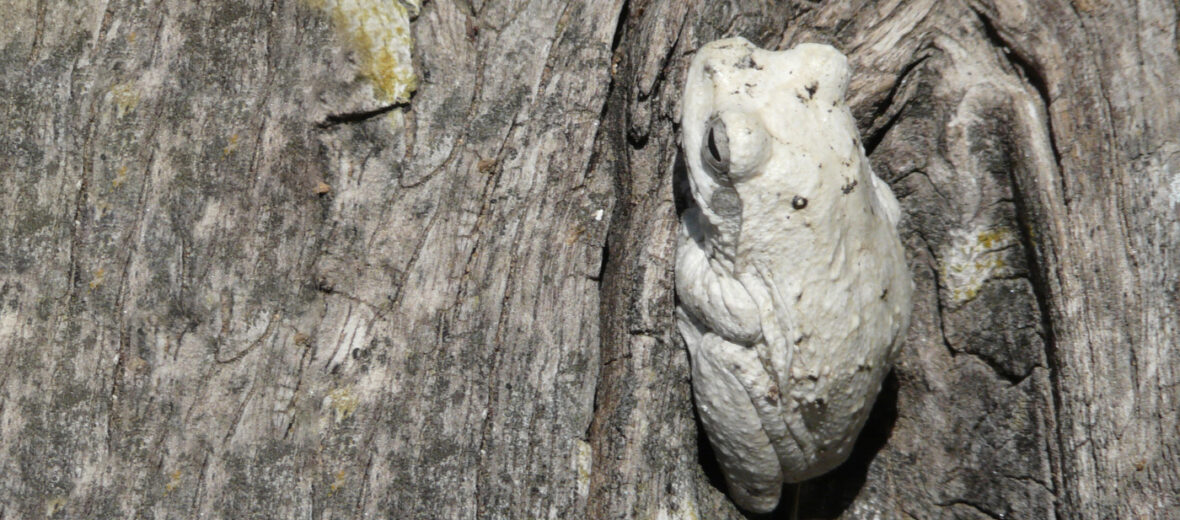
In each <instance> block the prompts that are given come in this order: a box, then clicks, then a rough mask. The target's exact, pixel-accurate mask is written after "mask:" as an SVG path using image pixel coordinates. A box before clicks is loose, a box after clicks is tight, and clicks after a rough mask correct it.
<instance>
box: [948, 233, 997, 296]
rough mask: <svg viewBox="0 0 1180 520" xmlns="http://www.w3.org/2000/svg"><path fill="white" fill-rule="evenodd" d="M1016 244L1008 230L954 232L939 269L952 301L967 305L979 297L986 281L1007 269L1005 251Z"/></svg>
mask: <svg viewBox="0 0 1180 520" xmlns="http://www.w3.org/2000/svg"><path fill="white" fill-rule="evenodd" d="M1015 243H1016V235H1015V233H1013V232H1012V230H1011V229H1008V228H995V229H987V230H975V231H970V232H964V231H957V232H953V233H952V234H951V243H950V245H948V246H947V247H945V248H944V249H943V255H942V262H941V264H940V265H939V269H938V270H939V275H940V276H941V277H942V280H943V284H944V285H945V286H946V289H947V291H949V292H950V296H951V301H952V302H953V303H955V304H963V303H966V302H969V301H971V300H973V299H975V297H976V296H979V290H980V289H981V288H982V287H983V283H984V282H986V281H987V280H988V279H990V278H994V277H995V276H997V275H1002V274H1003V273H1004V272H1005V270H1007V268H1008V264H1007V262H1005V261H1004V256H1005V255H1004V252H1003V250H1004V249H1006V248H1008V247H1010V246H1012V245H1013V244H1015Z"/></svg>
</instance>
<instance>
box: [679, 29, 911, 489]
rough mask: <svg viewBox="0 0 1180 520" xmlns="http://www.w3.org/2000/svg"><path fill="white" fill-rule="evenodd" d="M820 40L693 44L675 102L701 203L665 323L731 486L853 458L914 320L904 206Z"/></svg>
mask: <svg viewBox="0 0 1180 520" xmlns="http://www.w3.org/2000/svg"><path fill="white" fill-rule="evenodd" d="M848 79H849V67H848V62H847V59H846V58H845V57H844V56H843V55H842V54H841V53H840V52H839V51H837V50H836V49H834V48H832V47H830V46H827V45H818V44H801V45H799V46H797V47H795V48H793V49H790V50H786V51H779V52H774V51H766V50H762V49H759V48H757V47H755V46H754V45H752V44H751V43H750V42H748V41H746V40H745V39H742V38H730V39H726V40H720V41H716V42H712V43H710V44H708V45H705V46H704V47H702V48H701V49H700V50H699V51H697V53H696V55H695V56H694V58H693V61H692V64H691V66H690V68H689V71H688V79H687V81H686V84H685V87H684V93H683V98H682V106H681V110H682V113H681V147H682V152H683V154H684V158H685V163H686V165H687V167H688V180H689V185H690V188H691V192H692V197H693V200H694V202H695V205H694V207H692V208H690V209H688V210H687V211H685V212H684V214H683V215H682V216H681V229H680V237H679V243H678V245H677V258H676V290H677V296H678V299H679V304H678V309H677V322H678V328H679V330H680V332H681V335H682V336H683V337H684V340H685V343H686V344H687V346H688V349H689V354H690V357H691V361H692V383H693V394H694V396H695V398H696V403H697V408H698V411H699V413H700V416H701V420H702V423H703V424H704V427H705V431H706V433H707V434H708V437H709V440H710V442H711V443H712V445H713V447H714V451H715V453H716V454H717V458H718V461H719V462H720V465H721V469H722V472H723V473H724V476H725V480H726V482H727V484H728V487H729V493H730V496H731V497H732V498H733V500H734V501H735V502H736V503H737V504H738V505H739V506H740V507H742V508H743V509H746V510H749V511H754V512H767V511H770V510H773V509H774V508H775V506H776V505H777V504H778V502H779V496H780V493H781V490H782V485H783V483H785V482H799V481H802V480H805V479H808V478H812V477H814V476H817V475H819V474H822V473H824V472H827V471H829V470H831V469H832V468H834V467H836V466H838V465H839V464H840V463H842V462H844V460H845V459H847V457H848V454H849V452H850V451H851V448H852V445H853V443H854V442H855V440H856V437H857V435H858V434H859V432H860V430H861V428H862V427H863V426H864V422H865V419H866V418H867V417H868V413H869V410H870V409H871V408H872V405H873V402H874V401H875V400H876V397H877V394H878V392H879V391H880V388H881V382H882V380H883V379H884V378H885V375H886V374H887V373H888V371H889V368H890V366H891V363H892V360H893V358H894V356H895V355H896V353H897V350H898V347H899V346H900V344H901V341H902V339H903V338H904V336H905V333H906V329H907V328H908V326H909V317H910V300H911V293H912V291H913V285H912V282H911V279H910V274H909V270H908V268H907V265H906V259H905V252H904V249H903V247H902V244H901V241H900V239H899V237H898V233H897V222H898V220H899V218H900V215H901V211H900V207H899V205H898V202H897V199H896V198H895V197H894V196H893V193H892V191H891V190H890V188H889V186H888V184H886V183H885V182H883V181H881V180H880V179H878V178H877V177H876V176H875V175H874V174H873V172H872V170H871V168H870V166H869V163H868V160H867V159H866V158H865V154H864V150H863V147H862V145H861V142H860V138H859V135H858V133H857V129H856V124H855V122H854V120H853V119H852V115H851V112H850V111H849V109H848V106H847V104H846V103H845V100H844V95H845V91H846V90H847V87H848Z"/></svg>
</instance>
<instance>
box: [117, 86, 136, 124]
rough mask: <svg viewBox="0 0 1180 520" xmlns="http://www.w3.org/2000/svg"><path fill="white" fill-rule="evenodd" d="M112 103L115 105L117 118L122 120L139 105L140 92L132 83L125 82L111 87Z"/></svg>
mask: <svg viewBox="0 0 1180 520" xmlns="http://www.w3.org/2000/svg"><path fill="white" fill-rule="evenodd" d="M111 101H113V102H114V103H115V117H117V118H119V119H122V118H123V114H126V113H129V112H131V111H132V110H135V105H138V104H139V91H138V90H135V85H134V84H133V83H132V82H130V81H125V82H123V83H120V84H118V85H115V86H113V87H111Z"/></svg>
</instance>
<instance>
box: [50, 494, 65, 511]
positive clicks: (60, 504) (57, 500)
mask: <svg viewBox="0 0 1180 520" xmlns="http://www.w3.org/2000/svg"><path fill="white" fill-rule="evenodd" d="M65 507H66V497H63V496H55V497H50V498H49V500H46V501H45V516H53V515H55V514H57V512H58V511H61V510H62V509H63V508H65Z"/></svg>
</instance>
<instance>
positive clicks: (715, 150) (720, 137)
mask: <svg viewBox="0 0 1180 520" xmlns="http://www.w3.org/2000/svg"><path fill="white" fill-rule="evenodd" d="M701 159H702V160H704V162H705V165H706V166H708V167H709V169H710V170H713V171H714V172H715V173H718V174H722V175H725V174H726V173H728V172H729V134H727V133H726V132H725V121H722V120H721V118H720V117H717V116H713V117H711V118H709V122H708V123H706V128H705V142H704V143H702V146H701Z"/></svg>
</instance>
